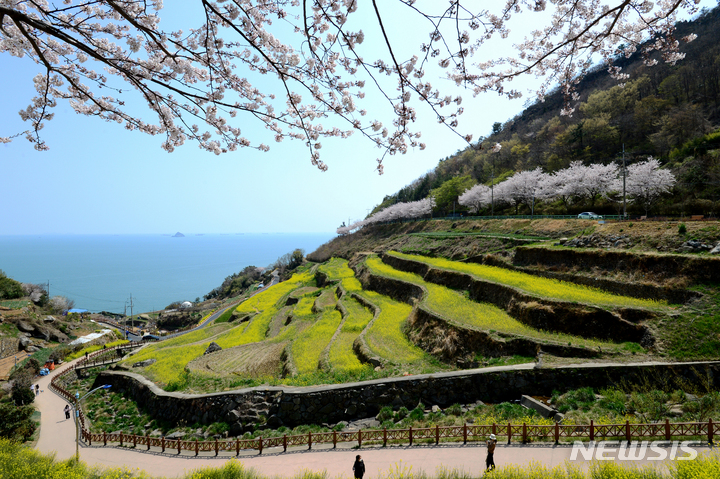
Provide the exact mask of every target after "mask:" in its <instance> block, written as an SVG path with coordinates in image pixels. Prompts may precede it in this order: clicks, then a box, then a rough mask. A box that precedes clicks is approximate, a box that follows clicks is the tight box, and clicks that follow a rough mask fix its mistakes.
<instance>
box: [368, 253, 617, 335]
mask: <svg viewBox="0 0 720 479" xmlns="http://www.w3.org/2000/svg"><path fill="white" fill-rule="evenodd" d="M366 265H367V266H368V268H370V270H371V271H372V272H374V273H376V274H379V275H381V276H386V277H388V278H395V279H400V280H402V281H407V282H409V283H413V284H417V285H419V286H422V287H424V288H425V289H426V290H427V297H426V298H424V300H423V304H424V305H425V306H426V307H427V308H428V309H430V310H431V311H434V312H435V313H437V314H439V315H440V316H442V317H445V318H447V319H450V320H452V321H454V322H456V323H458V324H465V325H468V326H472V327H474V328H478V329H483V330H486V331H502V332H505V333H511V334H517V335H520V336H528V337H532V338H537V339H541V340H548V341H559V342H562V343H571V344H574V345H576V346H592V347H597V346H604V347H607V348H609V347H612V344H611V343H606V342H602V341H595V340H589V339H585V338H580V337H577V336H571V335H568V334H560V333H551V332H546V331H540V330H537V329H534V328H531V327H530V326H526V325H525V324H523V323H521V322H520V321H518V320H516V319H515V318H513V317H512V316H510V315H509V314H507V312H505V311H504V310H502V309H500V308H498V307H497V306H495V305H492V304H488V303H478V302H476V301H472V300H470V299H468V298H466V297H465V296H464V295H463V294H462V293H460V292H458V291H455V290H452V289H450V288H446V287H444V286H440V285H437V284H433V283H428V282H426V281H425V280H423V279H422V277H420V275H417V274H414V273H407V272H405V271H398V270H396V269H394V268H393V267H391V266H389V265H387V264H385V263H383V262H382V261H381V260H380V258H378V257H377V256H371V257H369V258H368V259H367V260H366Z"/></svg>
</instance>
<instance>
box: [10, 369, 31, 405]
mask: <svg viewBox="0 0 720 479" xmlns="http://www.w3.org/2000/svg"><path fill="white" fill-rule="evenodd" d="M30 386H32V375H31V374H30V372H29V371H28V370H27V369H24V370H22V371H21V372H20V373H18V374H16V375H15V379H14V380H13V385H12V388H11V391H12V393H11V395H10V396H11V397H12V400H13V402H14V403H15V405H16V406H25V405H27V404H30V403H31V402H33V401H34V400H35V393H34V392H33V391H32V390H31V389H30Z"/></svg>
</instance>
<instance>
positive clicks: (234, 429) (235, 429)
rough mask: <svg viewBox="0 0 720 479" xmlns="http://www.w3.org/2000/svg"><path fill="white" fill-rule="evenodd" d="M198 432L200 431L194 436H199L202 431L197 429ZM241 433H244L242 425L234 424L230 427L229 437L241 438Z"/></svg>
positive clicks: (239, 423)
mask: <svg viewBox="0 0 720 479" xmlns="http://www.w3.org/2000/svg"><path fill="white" fill-rule="evenodd" d="M198 431H200V432H197V433H196V434H198V435H200V433H201V432H202V429H198ZM243 432H244V431H243V425H242V423H241V422H240V421H238V422H234V423H232V424H231V425H230V435H231V436H241V435H242V433H243Z"/></svg>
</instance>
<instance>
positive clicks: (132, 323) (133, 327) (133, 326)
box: [130, 293, 135, 331]
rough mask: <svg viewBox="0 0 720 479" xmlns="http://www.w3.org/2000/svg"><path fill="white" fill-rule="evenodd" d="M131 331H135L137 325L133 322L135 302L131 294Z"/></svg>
mask: <svg viewBox="0 0 720 479" xmlns="http://www.w3.org/2000/svg"><path fill="white" fill-rule="evenodd" d="M130 329H132V330H133V331H134V330H135V324H134V322H133V300H132V293H130Z"/></svg>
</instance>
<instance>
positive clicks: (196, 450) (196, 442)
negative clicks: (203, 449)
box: [195, 439, 198, 456]
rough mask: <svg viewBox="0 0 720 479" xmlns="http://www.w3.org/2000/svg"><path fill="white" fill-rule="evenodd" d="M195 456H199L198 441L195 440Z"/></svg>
mask: <svg viewBox="0 0 720 479" xmlns="http://www.w3.org/2000/svg"><path fill="white" fill-rule="evenodd" d="M195 455H196V456H197V455H198V440H197V439H195Z"/></svg>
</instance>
